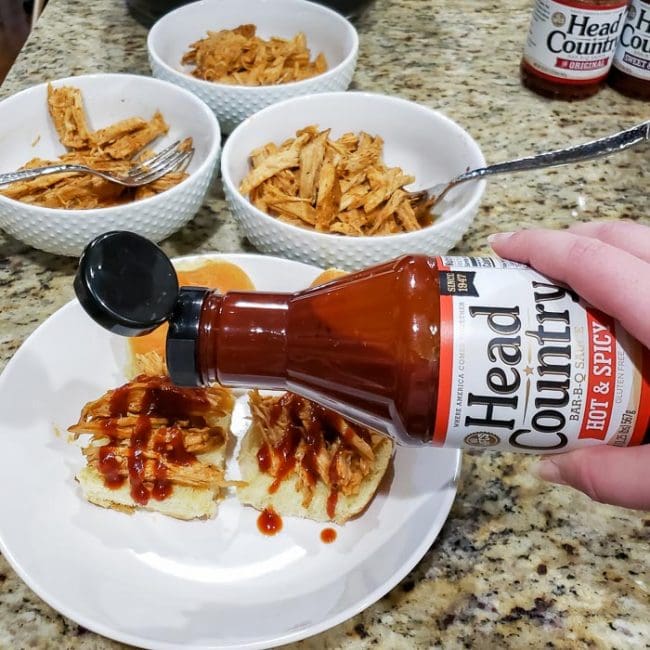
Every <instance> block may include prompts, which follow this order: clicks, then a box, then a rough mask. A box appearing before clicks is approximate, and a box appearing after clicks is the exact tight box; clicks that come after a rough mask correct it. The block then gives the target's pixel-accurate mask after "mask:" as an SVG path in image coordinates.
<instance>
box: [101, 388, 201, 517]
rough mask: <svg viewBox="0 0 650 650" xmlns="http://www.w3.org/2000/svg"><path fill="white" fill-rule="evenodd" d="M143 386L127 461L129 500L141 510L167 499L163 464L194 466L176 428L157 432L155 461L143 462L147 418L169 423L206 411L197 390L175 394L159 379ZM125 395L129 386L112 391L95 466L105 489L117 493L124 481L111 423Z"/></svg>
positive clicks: (123, 407)
mask: <svg viewBox="0 0 650 650" xmlns="http://www.w3.org/2000/svg"><path fill="white" fill-rule="evenodd" d="M138 379H141V378H138ZM146 381H147V383H148V384H149V386H148V387H147V389H146V391H145V395H144V397H143V405H142V408H141V409H140V410H141V411H143V412H144V414H143V415H139V416H138V417H137V419H136V423H135V426H134V427H133V434H132V435H131V439H130V442H129V450H128V457H127V471H128V481H129V486H130V493H131V498H132V499H133V500H134V501H135V502H136V503H138V504H140V505H146V504H147V503H148V502H149V499H150V498H152V497H153V498H154V499H156V500H158V501H163V500H164V499H166V498H168V497H169V496H170V495H171V493H172V490H173V485H172V482H171V480H170V479H169V478H168V470H167V465H168V464H174V465H190V464H191V463H193V462H195V461H196V456H195V455H194V454H193V453H191V452H189V451H188V450H187V449H186V448H185V444H184V441H183V433H182V431H181V430H180V429H178V428H177V427H170V428H167V427H163V428H161V429H159V430H158V431H157V433H156V439H155V440H154V443H153V450H154V452H156V453H157V454H158V455H159V456H160V458H159V459H155V460H154V459H149V458H148V456H149V455H150V453H149V452H148V450H149V448H150V446H149V443H150V439H151V435H152V427H151V417H152V416H154V415H155V416H157V417H166V418H169V419H190V420H197V418H196V417H195V416H194V417H189V416H188V412H194V413H195V412H196V411H197V410H205V409H206V408H207V406H208V400H207V398H206V397H205V395H204V394H203V392H202V391H201V389H179V388H176V387H175V386H173V385H172V384H171V383H170V382H169V380H168V379H165V378H160V379H158V380H152V379H151V378H149V377H147V378H146ZM130 390H131V385H130V384H126V385H124V386H121V387H120V388H116V389H115V390H114V391H113V393H112V394H111V398H110V405H109V412H110V419H107V420H105V421H104V422H103V424H102V428H103V430H104V431H105V432H106V435H107V436H109V438H110V439H111V440H110V442H109V443H108V444H107V445H105V446H104V447H102V448H101V449H100V451H99V463H98V466H99V471H100V473H101V474H102V476H103V478H104V484H105V485H106V487H108V488H110V489H117V488H119V487H121V486H122V485H124V483H125V482H126V480H127V477H126V476H125V473H124V471H123V470H122V462H121V461H120V459H119V458H118V457H117V456H116V453H115V445H116V442H117V441H116V439H115V433H116V431H117V422H116V419H117V418H120V417H124V416H126V415H128V414H129V401H130ZM198 419H199V420H202V418H198ZM199 425H200V423H199ZM147 463H151V464H153V477H154V478H153V482H151V481H150V480H148V479H147Z"/></svg>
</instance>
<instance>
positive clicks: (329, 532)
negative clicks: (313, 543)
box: [320, 528, 336, 544]
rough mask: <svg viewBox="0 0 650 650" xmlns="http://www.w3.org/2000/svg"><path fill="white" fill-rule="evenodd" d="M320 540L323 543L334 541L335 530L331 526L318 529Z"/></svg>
mask: <svg viewBox="0 0 650 650" xmlns="http://www.w3.org/2000/svg"><path fill="white" fill-rule="evenodd" d="M320 541H321V542H323V544H331V543H332V542H335V541H336V531H335V530H334V529H333V528H324V529H323V530H321V531H320Z"/></svg>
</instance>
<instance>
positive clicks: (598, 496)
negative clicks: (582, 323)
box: [489, 221, 650, 510]
mask: <svg viewBox="0 0 650 650" xmlns="http://www.w3.org/2000/svg"><path fill="white" fill-rule="evenodd" d="M489 241H490V244H491V246H492V248H493V249H494V251H495V252H496V253H497V254H498V255H500V256H501V257H504V258H507V259H511V260H515V261H517V262H523V263H525V264H529V265H530V266H532V267H533V268H534V269H536V270H537V271H539V272H540V273H543V274H544V275H547V276H549V277H551V278H553V279H555V280H559V281H561V282H564V283H565V284H567V285H569V286H570V287H571V288H572V289H574V290H575V291H576V293H578V294H579V295H580V296H581V297H582V298H584V299H585V300H586V301H587V302H588V303H590V304H591V305H593V306H594V307H595V308H596V309H599V310H601V311H603V312H605V313H606V314H609V315H610V316H612V317H613V318H615V319H617V320H618V321H620V323H621V324H622V325H623V327H624V328H625V329H626V330H627V331H628V332H629V333H630V334H631V335H632V336H634V337H635V338H636V339H638V340H639V341H640V342H641V343H642V344H643V345H645V346H646V347H650V227H647V226H642V225H640V224H637V223H633V222H630V221H616V222H601V223H597V222H594V223H579V224H575V225H574V226H572V227H571V228H569V230H568V231H558V230H525V231H521V232H517V233H497V234H495V235H491V236H490V238H489ZM534 471H535V473H536V474H537V475H538V476H539V478H541V479H544V480H546V481H551V482H553V483H558V484H560V485H570V486H571V487H574V488H576V489H578V490H580V491H582V492H584V493H585V494H587V495H589V496H590V497H591V498H592V499H594V500H596V501H600V502H602V503H610V504H613V505H619V506H624V507H626V508H636V509H639V510H650V445H647V446H642V447H612V446H608V445H602V446H599V447H587V448H584V449H577V450H575V451H570V452H567V453H565V454H558V455H556V456H549V457H546V458H544V460H542V461H541V462H540V463H538V464H537V465H536V468H535V470H534Z"/></svg>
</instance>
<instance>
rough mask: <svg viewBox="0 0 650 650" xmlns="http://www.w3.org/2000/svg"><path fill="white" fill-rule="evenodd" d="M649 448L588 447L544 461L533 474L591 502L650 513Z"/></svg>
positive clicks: (547, 458)
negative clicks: (571, 488) (649, 511)
mask: <svg viewBox="0 0 650 650" xmlns="http://www.w3.org/2000/svg"><path fill="white" fill-rule="evenodd" d="M649 467H650V446H643V447H610V446H608V445H603V446H602V447H588V448H586V449H577V450H576V451H570V452H568V453H566V454H558V455H557V456H552V457H546V458H545V459H544V460H542V461H541V462H540V463H538V464H537V465H536V466H535V467H534V469H533V473H534V474H536V475H537V476H538V477H539V478H541V479H543V480H545V481H550V482H551V483H559V484H560V485H570V486H571V487H574V488H576V489H577V490H580V491H581V492H584V493H585V494H587V495H588V496H590V497H591V498H592V499H593V500H594V501H599V502H601V503H611V504H612V505H615V506H623V507H624V508H634V509H636V510H650V471H648V468H649Z"/></svg>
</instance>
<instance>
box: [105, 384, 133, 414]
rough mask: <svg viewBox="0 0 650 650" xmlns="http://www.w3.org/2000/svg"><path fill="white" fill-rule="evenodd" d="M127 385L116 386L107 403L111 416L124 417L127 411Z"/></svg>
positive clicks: (128, 390)
mask: <svg viewBox="0 0 650 650" xmlns="http://www.w3.org/2000/svg"><path fill="white" fill-rule="evenodd" d="M129 392H130V389H129V385H128V384H126V385H124V386H120V387H119V388H116V389H115V390H114V391H113V393H112V395H111V401H110V404H109V407H108V408H109V413H110V416H111V417H112V418H121V417H124V416H125V415H126V414H127V413H128V412H129Z"/></svg>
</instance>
